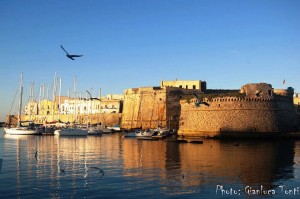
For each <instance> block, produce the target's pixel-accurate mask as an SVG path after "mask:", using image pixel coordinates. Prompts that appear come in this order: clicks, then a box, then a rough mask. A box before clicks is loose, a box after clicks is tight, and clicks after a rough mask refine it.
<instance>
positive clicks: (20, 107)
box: [17, 73, 23, 127]
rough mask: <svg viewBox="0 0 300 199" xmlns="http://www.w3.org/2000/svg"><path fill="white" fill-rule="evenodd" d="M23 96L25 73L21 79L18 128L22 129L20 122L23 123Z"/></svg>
mask: <svg viewBox="0 0 300 199" xmlns="http://www.w3.org/2000/svg"><path fill="white" fill-rule="evenodd" d="M22 95H23V73H21V79H20V97H19V113H18V124H17V127H20V122H21V111H22Z"/></svg>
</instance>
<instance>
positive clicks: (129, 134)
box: [124, 129, 143, 137]
mask: <svg viewBox="0 0 300 199" xmlns="http://www.w3.org/2000/svg"><path fill="white" fill-rule="evenodd" d="M142 133H143V130H142V129H132V130H131V131H129V132H124V137H138V136H142Z"/></svg>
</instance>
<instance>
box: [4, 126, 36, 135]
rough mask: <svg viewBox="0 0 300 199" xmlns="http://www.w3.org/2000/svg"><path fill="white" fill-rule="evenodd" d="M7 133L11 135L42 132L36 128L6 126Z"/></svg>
mask: <svg viewBox="0 0 300 199" xmlns="http://www.w3.org/2000/svg"><path fill="white" fill-rule="evenodd" d="M4 131H5V133H7V134H10V135H38V134H40V133H39V131H38V130H36V129H26V128H4Z"/></svg>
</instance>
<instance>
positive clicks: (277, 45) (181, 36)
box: [0, 0, 300, 121]
mask: <svg viewBox="0 0 300 199" xmlns="http://www.w3.org/2000/svg"><path fill="white" fill-rule="evenodd" d="M299 10H300V1H298V0H97V1H96V0H72V1H60V0H52V1H50V0H45V1H40V0H27V1H22V0H19V1H17V0H2V1H0V27H1V31H0V48H1V53H0V65H1V74H2V75H1V78H0V91H1V95H0V102H1V104H0V121H3V120H4V117H5V114H7V113H8V112H9V110H10V107H11V104H12V101H13V98H14V95H15V93H16V90H17V87H18V83H19V76H20V73H21V72H23V74H24V92H25V95H24V99H25V100H24V101H25V102H26V99H28V95H29V94H28V93H29V85H30V83H31V82H34V84H35V96H37V95H38V86H39V85H40V84H42V83H45V84H46V85H48V87H49V90H50V88H51V87H52V85H53V77H54V74H55V72H56V73H57V76H58V77H59V78H61V79H62V94H63V95H67V90H68V89H69V88H70V89H71V90H73V79H74V77H75V76H76V78H77V91H82V92H83V91H85V90H89V91H92V93H93V95H94V96H96V95H98V90H99V89H100V88H101V89H102V94H108V93H114V94H118V93H123V92H124V89H127V88H133V87H144V86H158V85H159V83H160V81H161V80H175V79H178V80H203V81H206V82H207V87H208V88H214V89H239V88H240V87H241V86H242V85H243V84H245V83H258V82H267V83H270V84H272V86H273V87H274V88H286V87H288V86H292V87H293V88H295V90H296V92H300V78H299V70H300V69H299V66H300V21H299V19H300V12H299ZM61 44H62V45H63V46H64V47H65V48H66V50H67V51H69V53H70V54H83V55H84V56H83V57H80V58H77V59H76V60H75V61H72V60H70V59H68V58H67V57H66V56H65V53H64V52H63V51H62V49H61V48H60V45H61ZM283 79H285V80H286V83H285V84H284V85H283V84H282V82H283ZM51 92H52V90H51Z"/></svg>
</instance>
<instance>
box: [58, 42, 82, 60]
mask: <svg viewBox="0 0 300 199" xmlns="http://www.w3.org/2000/svg"><path fill="white" fill-rule="evenodd" d="M60 47H61V49H63V51H65V52H66V53H67V54H66V56H67V57H68V58H69V59H72V60H75V59H74V57H82V56H83V55H70V54H69V53H68V52H67V51H66V50H65V49H64V47H63V46H62V45H60Z"/></svg>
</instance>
